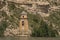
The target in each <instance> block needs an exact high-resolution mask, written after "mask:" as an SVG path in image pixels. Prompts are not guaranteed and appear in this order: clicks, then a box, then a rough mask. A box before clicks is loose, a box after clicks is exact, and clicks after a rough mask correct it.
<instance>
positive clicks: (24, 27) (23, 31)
mask: <svg viewBox="0 0 60 40" xmlns="http://www.w3.org/2000/svg"><path fill="white" fill-rule="evenodd" d="M19 27H20V35H28V34H29V33H28V30H29V28H28V17H27V13H26V12H25V11H23V12H22V13H21V16H20V24H19Z"/></svg>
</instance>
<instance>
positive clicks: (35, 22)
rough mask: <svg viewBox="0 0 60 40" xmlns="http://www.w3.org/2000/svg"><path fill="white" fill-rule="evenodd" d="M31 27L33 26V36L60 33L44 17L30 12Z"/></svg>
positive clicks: (47, 35) (51, 35)
mask: <svg viewBox="0 0 60 40" xmlns="http://www.w3.org/2000/svg"><path fill="white" fill-rule="evenodd" d="M28 18H29V27H32V34H31V36H33V37H56V35H58V33H57V31H56V30H53V26H52V24H51V25H48V24H47V23H46V22H45V21H43V19H42V17H41V16H40V15H38V14H36V15H34V14H28Z"/></svg>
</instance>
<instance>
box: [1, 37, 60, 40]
mask: <svg viewBox="0 0 60 40" xmlns="http://www.w3.org/2000/svg"><path fill="white" fill-rule="evenodd" d="M0 40H60V37H56V38H55V37H50V38H48V37H0Z"/></svg>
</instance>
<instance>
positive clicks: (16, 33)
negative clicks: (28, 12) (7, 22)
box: [4, 27, 19, 36]
mask: <svg viewBox="0 0 60 40" xmlns="http://www.w3.org/2000/svg"><path fill="white" fill-rule="evenodd" d="M4 35H5V36H19V27H17V28H12V27H7V28H6V30H5V31H4Z"/></svg>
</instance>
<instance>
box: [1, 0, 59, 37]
mask: <svg viewBox="0 0 60 40" xmlns="http://www.w3.org/2000/svg"><path fill="white" fill-rule="evenodd" d="M46 1H47V2H48V4H45V2H46ZM47 2H46V3H47ZM41 3H42V4H37V5H33V4H24V3H23V4H22V3H16V2H13V1H7V0H3V1H0V36H9V35H10V36H16V35H18V34H19V28H18V27H19V21H20V14H21V12H22V11H25V12H27V14H28V18H29V19H28V21H29V28H30V29H31V30H33V31H32V34H31V35H32V36H38V35H36V34H39V35H40V36H41V37H43V36H46V37H47V36H49V37H51V36H59V35H57V34H60V31H59V30H60V25H59V24H60V17H59V16H60V3H59V0H56V1H55V0H53V1H52V0H45V1H43V2H41ZM35 29H36V30H35ZM37 29H38V30H37ZM40 30H41V31H42V32H41V31H40ZM47 30H48V31H47ZM37 32H38V33H37ZM47 32H48V33H47ZM44 33H45V34H44ZM52 34H55V35H52Z"/></svg>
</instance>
